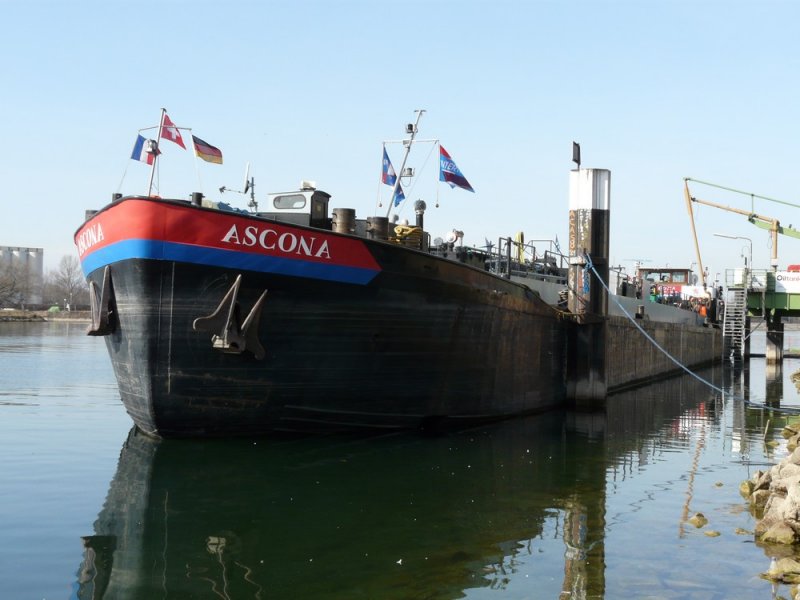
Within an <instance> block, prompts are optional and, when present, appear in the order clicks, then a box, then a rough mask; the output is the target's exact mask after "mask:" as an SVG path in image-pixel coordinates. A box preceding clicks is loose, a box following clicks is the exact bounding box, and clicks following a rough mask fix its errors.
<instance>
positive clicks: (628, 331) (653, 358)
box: [606, 316, 722, 393]
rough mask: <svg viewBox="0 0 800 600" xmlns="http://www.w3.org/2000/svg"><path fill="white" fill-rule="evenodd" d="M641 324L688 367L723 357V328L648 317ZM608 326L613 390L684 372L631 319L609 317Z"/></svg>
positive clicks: (608, 360)
mask: <svg viewBox="0 0 800 600" xmlns="http://www.w3.org/2000/svg"><path fill="white" fill-rule="evenodd" d="M638 323H639V324H640V325H641V326H642V328H643V329H644V330H645V331H646V332H647V333H648V335H650V336H651V337H652V338H653V339H654V340H655V341H656V342H657V343H658V344H659V345H660V346H661V347H662V348H664V350H666V351H667V352H669V354H670V355H672V356H673V357H674V358H675V359H676V360H677V361H678V362H680V363H681V364H682V365H685V366H686V367H689V368H692V367H699V366H703V365H708V364H711V363H712V362H714V361H720V360H721V357H722V330H721V329H715V328H713V327H693V326H687V325H681V324H677V323H661V322H655V321H649V320H647V319H643V320H641V321H638ZM606 327H607V329H606V375H607V378H608V379H607V382H608V391H609V393H611V392H618V391H620V390H622V389H625V388H628V387H632V386H635V385H638V384H642V383H645V382H648V381H652V380H653V379H656V378H660V377H667V376H670V375H674V374H677V373H679V372H681V369H680V367H678V366H677V365H676V364H675V363H674V362H672V361H671V360H670V359H669V358H667V356H666V355H664V353H662V352H661V351H660V350H659V349H658V348H656V347H655V346H654V345H653V344H652V342H650V340H648V339H647V338H646V337H645V336H644V335H642V332H641V331H639V330H638V329H637V328H636V326H635V325H634V324H633V323H631V322H630V320H628V319H627V318H625V317H616V316H609V317H608V321H607V323H606Z"/></svg>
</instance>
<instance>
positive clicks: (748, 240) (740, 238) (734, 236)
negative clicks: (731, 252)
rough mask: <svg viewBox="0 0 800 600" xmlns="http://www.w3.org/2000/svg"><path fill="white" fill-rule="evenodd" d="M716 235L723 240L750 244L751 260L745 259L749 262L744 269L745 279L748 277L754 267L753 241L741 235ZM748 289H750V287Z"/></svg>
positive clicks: (749, 255)
mask: <svg viewBox="0 0 800 600" xmlns="http://www.w3.org/2000/svg"><path fill="white" fill-rule="evenodd" d="M714 235H715V236H717V237H721V238H728V239H729V240H745V241H746V242H747V243H748V244H749V254H748V257H749V260H748V258H745V260H747V262H746V263H745V265H744V267H745V277H748V275H747V273H749V272H750V270H751V269H752V268H753V267H752V264H753V240H751V239H750V238H748V237H743V236H740V235H725V234H724V233H715V234H714ZM748 278H749V277H748ZM748 287H749V285H748Z"/></svg>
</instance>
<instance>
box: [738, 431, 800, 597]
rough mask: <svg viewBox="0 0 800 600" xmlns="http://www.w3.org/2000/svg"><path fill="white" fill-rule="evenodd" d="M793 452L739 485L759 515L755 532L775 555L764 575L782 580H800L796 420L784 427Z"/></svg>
mask: <svg viewBox="0 0 800 600" xmlns="http://www.w3.org/2000/svg"><path fill="white" fill-rule="evenodd" d="M783 435H784V437H785V438H787V440H788V442H787V448H788V449H789V450H790V452H791V453H790V454H789V455H788V456H787V457H786V458H784V459H783V460H781V461H780V462H779V463H777V464H775V465H773V466H772V467H771V468H770V469H769V470H768V471H756V473H755V474H754V475H753V476H752V477H751V478H750V479H748V480H746V481H743V482H742V483H741V484H740V486H739V492H740V493H741V494H742V496H743V497H744V498H745V499H746V500H747V501H748V502H749V503H750V508H751V511H752V512H753V515H754V516H755V517H756V526H755V531H754V532H753V535H754V537H755V541H756V543H757V544H758V545H760V546H762V547H764V548H765V550H768V551H769V554H770V555H771V556H773V561H772V565H771V566H770V569H769V571H767V572H766V573H762V577H765V578H766V579H770V580H771V581H776V582H782V583H800V562H798V561H797V560H796V558H795V557H796V556H797V554H798V553H800V546H799V544H800V448H798V445H799V444H800V432H799V428H798V427H797V425H796V424H789V425H787V426H786V427H785V428H784V430H783Z"/></svg>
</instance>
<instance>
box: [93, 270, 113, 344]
mask: <svg viewBox="0 0 800 600" xmlns="http://www.w3.org/2000/svg"><path fill="white" fill-rule="evenodd" d="M89 302H90V303H91V307H92V323H91V325H89V328H88V329H87V330H86V335H108V334H110V333H111V332H112V331H114V325H115V322H114V313H115V307H116V301H115V298H114V289H113V288H112V286H111V270H110V269H109V267H108V265H106V268H105V269H104V270H103V287H102V288H101V289H100V291H99V292H98V290H97V284H96V283H95V282H94V281H90V282H89Z"/></svg>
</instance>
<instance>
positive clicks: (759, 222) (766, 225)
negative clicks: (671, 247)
mask: <svg viewBox="0 0 800 600" xmlns="http://www.w3.org/2000/svg"><path fill="white" fill-rule="evenodd" d="M689 181H691V180H690V178H689V177H685V178H684V180H683V191H684V197H685V198H686V208H687V210H688V211H689V218H690V220H691V223H692V235H693V236H694V248H695V252H696V253H697V264H698V265H699V266H700V280H701V281H702V283H703V286H704V287H705V285H706V280H705V271H704V270H703V262H702V260H701V259H700V245H699V244H698V242H697V230H696V229H695V224H694V210H693V209H692V202H696V203H697V204H703V205H705V206H711V207H712V208H719V209H721V210H725V211H728V212H732V213H736V214H738V215H743V216H745V217H747V220H748V221H750V222H751V223H752V224H753V225H755V226H756V227H760V228H761V229H766V230H767V231H769V232H770V234H771V236H772V257H771V263H772V268H773V269H777V268H778V234H782V235H788V236H789V237H793V238H798V239H800V231H798V230H796V229H792V228H791V227H783V226H781V223H780V221H779V220H778V219H775V218H773V217H766V216H764V215H759V214H757V213H755V212H753V211H751V210H743V209H741V208H734V207H732V206H726V205H724V204H718V203H716V202H710V201H709V200H701V199H699V198H695V197H694V196H692V195H691V194H690V193H689ZM700 183H705V182H700ZM707 185H713V184H707ZM715 187H722V186H715ZM723 189H730V188H723ZM732 191H737V190H732ZM751 196H755V195H754V194H751ZM759 198H764V197H763V196H759ZM764 199H765V200H772V199H771V198H764ZM772 201H773V202H778V200H772ZM782 204H788V202H783V203H782ZM792 206H794V205H792Z"/></svg>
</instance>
